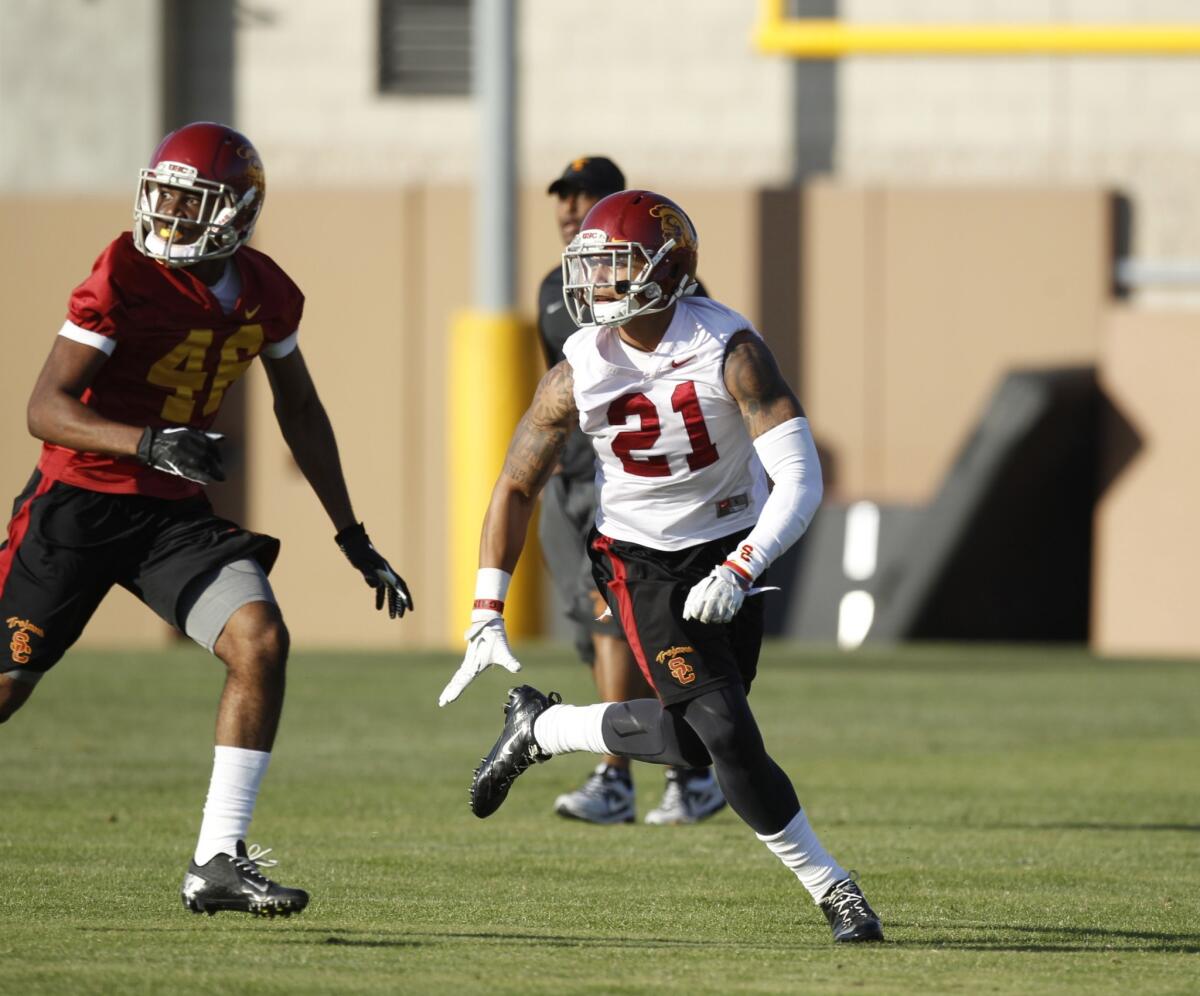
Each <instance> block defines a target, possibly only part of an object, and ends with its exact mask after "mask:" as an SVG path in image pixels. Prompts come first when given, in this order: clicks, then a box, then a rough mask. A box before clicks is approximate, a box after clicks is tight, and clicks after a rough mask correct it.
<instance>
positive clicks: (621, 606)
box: [593, 536, 658, 695]
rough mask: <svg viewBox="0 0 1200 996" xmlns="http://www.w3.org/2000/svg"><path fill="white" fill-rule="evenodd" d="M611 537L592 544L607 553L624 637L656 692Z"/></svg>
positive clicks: (626, 575) (623, 572)
mask: <svg viewBox="0 0 1200 996" xmlns="http://www.w3.org/2000/svg"><path fill="white" fill-rule="evenodd" d="M612 544H613V541H612V538H611V537H609V536H601V537H599V538H598V539H597V540H596V542H595V543H594V544H593V545H594V546H595V548H596V549H597V550H599V551H600V552H601V553H606V554H608V561H609V563H610V564H612V573H613V584H612V587H611V589H610V590H611V591H612V593H613V595H614V596H615V597H616V599H617V611H618V613H619V614H620V616H621V628H622V629H623V630H624V631H625V639H626V640H627V641H628V643H629V649H630V650H632V651H633V659H634V660H635V661H637V666H638V670H640V671H641V672H642V675H643V676H644V677H645V679H646V683H647V684H648V685H649V686H650V687H651V688H653V689H654V694H655V695H657V694H658V686H657V685H656V684H654V678H653V677H652V676H651V674H650V663H649V661H647V660H646V652H645V651H644V650H643V649H642V639H641V637H640V636H638V631H637V619H635V618H634V615H633V599H632V598H630V597H629V588H628V587H626V585H625V579H626V578H627V577H628V574H627V573H626V571H625V562H624V561H623V560H622V559H621V558H620V557H618V556H617V555H616V554H615V553H613V551H612Z"/></svg>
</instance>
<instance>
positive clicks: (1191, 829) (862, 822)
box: [822, 817, 1200, 833]
mask: <svg viewBox="0 0 1200 996" xmlns="http://www.w3.org/2000/svg"><path fill="white" fill-rule="evenodd" d="M822 823H823V824H824V825H825V826H844V827H864V826H879V827H883V826H886V827H892V828H895V827H897V826H899V827H902V828H905V829H908V828H920V829H923V830H1103V831H1115V832H1118V833H1157V832H1167V833H1200V823H1106V822H1101V821H1099V820H1073V821H1056V822H1045V823H1043V822H1040V821H1038V822H1025V823H971V822H967V821H965V820H908V819H904V818H903V817H898V818H895V819H890V818H889V819H885V820H871V819H859V818H855V819H853V820H835V819H827V820H822Z"/></svg>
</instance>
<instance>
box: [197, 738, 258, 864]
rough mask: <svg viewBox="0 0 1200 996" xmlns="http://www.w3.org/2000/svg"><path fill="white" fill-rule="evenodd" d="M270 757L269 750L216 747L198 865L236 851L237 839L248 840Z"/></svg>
mask: <svg viewBox="0 0 1200 996" xmlns="http://www.w3.org/2000/svg"><path fill="white" fill-rule="evenodd" d="M270 760H271V754H270V752H269V751H261V750H246V749H245V748H243V747H215V748H213V771H212V780H211V781H210V782H209V783H208V798H207V799H206V800H205V801H204V819H203V821H202V822H201V823H200V839H199V840H198V841H197V842H196V864H198V865H203V864H207V863H208V862H209V861H210V860H212V858H213V856H214V855H216V854H236V853H237V842H238V841H239V840H245V839H246V831H247V829H249V827H250V817H252V816H253V815H254V801H255V799H257V798H258V787H259V785H261V784H262V780H263V775H265V774H266V773H267V764H268V763H269V762H270Z"/></svg>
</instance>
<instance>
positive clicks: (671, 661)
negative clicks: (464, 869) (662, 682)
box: [654, 647, 696, 685]
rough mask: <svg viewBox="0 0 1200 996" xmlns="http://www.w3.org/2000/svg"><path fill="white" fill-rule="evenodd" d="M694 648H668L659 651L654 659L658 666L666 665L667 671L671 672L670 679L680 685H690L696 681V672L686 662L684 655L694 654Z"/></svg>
mask: <svg viewBox="0 0 1200 996" xmlns="http://www.w3.org/2000/svg"><path fill="white" fill-rule="evenodd" d="M695 652H696V648H695V647H668V648H667V649H666V650H663V651H661V652H660V653H659V654H658V655H657V656H656V657H655V658H654V659H655V660H656V661H658V663H659V664H666V665H667V670H668V671H670V672H671V677H672V678H674V679H675V680H676V681H677V682H679V684H681V685H690V684H691V683H692V682H693V681H695V680H696V670H695V668H693V667H692V665H691V664H689V663H688V662H687V659H686V658H685V657H684V655H685V654H694V653H695Z"/></svg>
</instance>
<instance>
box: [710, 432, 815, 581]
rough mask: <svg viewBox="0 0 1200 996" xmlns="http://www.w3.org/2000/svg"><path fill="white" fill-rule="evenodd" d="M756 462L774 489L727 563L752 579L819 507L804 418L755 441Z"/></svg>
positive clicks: (812, 447)
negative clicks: (756, 519) (760, 462)
mask: <svg viewBox="0 0 1200 996" xmlns="http://www.w3.org/2000/svg"><path fill="white" fill-rule="evenodd" d="M754 449H755V451H756V452H757V453H758V458H759V459H760V460H761V461H762V465H763V467H764V468H765V469H766V471H767V474H768V475H770V477H771V480H772V481H774V482H775V487H774V489H773V490H772V491H771V494H770V496H769V497H768V498H767V500H766V503H765V504H764V505H763V510H762V514H761V515H759V517H758V522H757V523H756V524H755V526H754V528H753V529H752V530H750V535H749V536H747V537H746V538H745V539H744V540H742V542H741V543H740V544H738V548H737V549H736V550H733V551H731V552H730V553H729V555H728V558H727V563H730V564H732V566H734V567H735V568H737V569H738V570H739V571H740V572H742V573H745V574H748V575H749V576H750V578H751V579H752V580H753V579H754V578H757V577H759V576H760V575H761V574H762V572H763V571H765V570H766V569H767V568H768V567H769V566H770V565H771V562H772V561H773V560H775V558H776V557H778V556H779V555H780V554H781V553H783V551H784V550H786V549H787V548H788V547H790V546H791V545H792V544H793V543H795V542H796V540H798V539H799V538H800V537H801V536H803V535H804V530H806V529H807V528H808V524H809V523H810V522H812V518H813V516H814V515H815V514H816V511H817V506H819V505H820V504H821V495H822V493H823V490H824V488H823V485H822V483H821V461H820V460H819V459H818V457H817V447H816V444H815V443H814V442H813V437H812V433H811V432H810V431H809V428H808V419H807V418H804V417H803V416H801V417H800V418H793V419H790V420H788V421H787V422H784V423H782V424H780V425H777V426H775V427H774V428H773V429H768V430H767V431H766V432H764V433H763V434H762V435H761V436H759V437H758V438H757V439H755V440H754Z"/></svg>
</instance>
